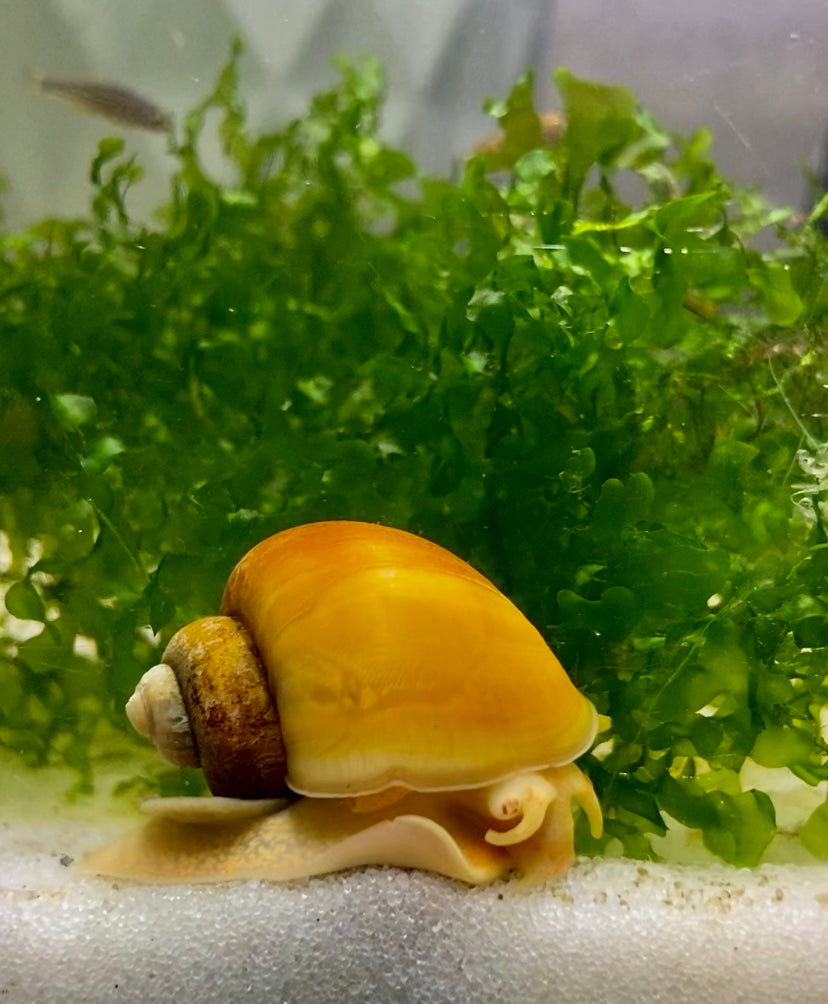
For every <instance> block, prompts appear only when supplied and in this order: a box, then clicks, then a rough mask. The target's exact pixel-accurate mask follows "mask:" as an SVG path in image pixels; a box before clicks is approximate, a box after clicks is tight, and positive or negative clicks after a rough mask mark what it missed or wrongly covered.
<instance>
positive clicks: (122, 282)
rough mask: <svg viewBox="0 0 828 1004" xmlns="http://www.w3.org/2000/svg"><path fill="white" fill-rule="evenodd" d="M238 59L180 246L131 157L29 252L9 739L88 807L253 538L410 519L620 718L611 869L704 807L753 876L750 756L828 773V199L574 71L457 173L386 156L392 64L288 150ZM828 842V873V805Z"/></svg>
mask: <svg viewBox="0 0 828 1004" xmlns="http://www.w3.org/2000/svg"><path fill="white" fill-rule="evenodd" d="M238 55H239V52H238V49H237V50H236V51H235V52H234V55H233V58H232V59H231V61H230V63H229V64H228V66H227V67H226V68H225V69H224V71H223V72H222V74H221V76H220V78H219V80H218V83H217V85H216V87H215V89H214V90H213V91H212V93H211V94H209V95H208V96H207V98H206V99H205V100H204V101H203V102H202V104H201V105H200V106H199V107H197V108H196V109H194V110H193V111H192V112H191V113H190V115H189V116H187V118H186V120H185V121H184V122H183V124H182V127H181V130H180V134H179V135H178V136H177V137H176V138H175V139H173V140H172V145H173V152H174V154H175V156H176V158H177V165H178V166H177V170H176V172H175V174H174V177H173V178H172V185H171V195H170V198H169V200H168V202H167V203H166V205H165V206H164V207H163V209H162V211H161V215H160V217H159V221H160V222H158V223H156V224H147V223H140V222H137V221H135V220H134V219H132V217H131V215H130V212H129V190H130V187H131V186H132V185H134V184H135V183H136V182H137V181H138V180H139V178H140V168H139V166H138V165H137V164H136V163H135V161H134V159H133V158H131V157H130V156H128V155H127V154H126V153H125V151H124V144H123V142H122V141H121V140H120V139H108V140H105V141H104V142H102V143H101V145H100V148H99V150H98V153H97V155H96V157H95V158H94V161H93V163H92V168H91V175H90V177H91V184H92V188H93V193H94V194H93V199H92V204H91V211H90V213H89V215H88V217H86V218H84V219H79V220H59V219H49V220H44V221H43V222H41V223H39V224H38V225H36V226H34V227H32V228H31V229H29V230H27V231H26V232H25V233H18V234H5V235H4V236H3V237H2V239H0V260H2V268H1V269H0V526H2V531H3V538H2V539H3V542H4V550H5V553H4V555H3V556H2V566H0V567H2V573H0V574H1V575H2V583H3V584H4V588H5V590H6V591H5V605H6V610H7V612H8V614H9V615H11V618H17V619H18V620H13V619H8V618H7V621H6V627H7V630H6V631H4V633H3V636H2V638H0V743H2V745H3V746H5V747H8V748H9V749H10V750H13V751H15V752H17V753H19V755H20V756H21V757H22V758H23V760H25V761H26V762H27V763H31V764H45V763H64V764H66V765H68V766H69V767H71V768H73V769H74V771H75V772H76V773H77V776H78V778H79V784H80V787H81V788H89V787H90V786H91V784H92V782H93V777H94V770H93V768H94V765H95V763H97V762H100V760H101V758H102V757H105V756H106V753H105V749H106V745H107V742H108V737H109V736H110V734H111V732H112V730H124V729H125V728H126V723H125V719H124V715H123V710H122V709H123V705H124V702H125V700H126V698H127V697H128V695H129V693H130V692H131V690H132V688H133V686H134V684H135V682H136V681H137V679H138V678H139V676H140V675H141V673H142V672H143V671H144V670H145V669H146V668H147V667H148V666H149V665H151V664H152V663H153V662H154V661H157V654H158V652H159V650H160V649H159V639H158V637H156V634H160V636H161V640H162V641H163V640H166V638H167V637H168V636H169V635H170V634H171V633H172V631H173V630H174V629H175V628H177V627H179V626H181V625H182V624H184V623H186V622H188V621H190V620H192V619H194V618H195V617H197V616H201V615H203V614H205V613H209V612H212V611H214V610H215V609H216V607H217V603H218V599H219V596H220V593H221V589H222V586H223V583H224V580H225V578H226V576H227V574H228V572H229V570H230V568H231V567H232V565H233V564H234V563H235V561H236V560H237V559H238V558H239V557H240V556H241V555H242V554H243V553H244V551H245V550H246V549H247V548H249V547H250V546H251V545H252V544H254V543H255V542H256V541H258V540H259V539H261V538H262V537H264V536H265V535H267V534H269V533H273V532H276V531H277V530H279V529H282V528H284V527H287V526H290V525H294V524H298V523H302V522H306V521H311V520H317V519H326V518H357V519H363V520H377V521H381V522H384V523H389V524H392V525H395V526H398V527H402V528H408V529H411V530H415V531H417V532H419V533H423V534H425V535H426V536H428V537H430V538H432V539H434V540H436V541H438V542H440V543H441V544H443V545H445V546H447V547H449V548H451V549H452V550H454V551H456V552H457V553H458V554H460V555H462V556H463V557H464V558H466V559H468V560H470V561H471V562H472V563H473V564H475V565H476V566H477V567H479V568H480V569H481V570H482V571H483V572H484V573H485V574H487V575H488V576H490V577H491V578H492V579H493V580H494V581H495V582H496V583H497V585H498V586H499V587H501V588H502V589H503V590H504V591H505V592H507V593H508V594H509V595H510V596H511V597H512V598H513V599H514V600H515V601H516V602H517V604H518V605H519V606H520V607H521V608H522V609H523V610H524V611H525V612H526V613H527V615H528V616H529V617H530V619H531V620H533V622H534V623H535V624H536V625H537V626H538V627H539V628H540V629H541V631H542V632H543V633H544V635H545V636H546V637H547V639H548V640H549V642H550V644H551V645H552V646H553V647H554V648H555V650H556V651H557V652H558V653H559V655H560V657H561V660H562V662H563V663H564V665H565V666H566V667H567V669H568V671H569V672H570V674H571V676H572V677H573V679H574V680H575V682H576V683H577V684H578V686H579V687H581V688H583V690H584V691H585V692H586V693H587V694H588V695H589V697H590V698H591V699H592V700H593V701H594V702H595V703H596V705H597V706H598V708H599V710H600V711H601V712H602V714H603V715H605V716H606V726H605V729H604V731H603V733H602V735H601V737H600V745H599V746H598V747H597V748H596V750H595V752H594V753H593V754H591V755H589V756H587V757H586V758H584V761H583V766H584V768H585V770H586V771H587V772H588V773H589V774H590V776H591V778H592V780H593V783H594V785H595V788H596V791H597V792H598V794H599V797H600V798H601V801H602V805H603V809H604V814H605V820H606V833H605V836H604V837H603V838H602V840H601V841H597V842H596V841H592V840H591V838H589V836H588V834H587V833H586V832H585V831H584V832H583V833H581V834H580V841H581V847H582V849H584V850H588V851H590V852H596V853H597V852H600V851H601V850H603V849H605V848H606V847H607V845H608V844H609V843H615V844H616V846H617V845H620V847H621V848H622V849H623V851H624V852H625V853H627V854H630V855H633V856H641V857H647V856H651V855H652V854H653V853H654V851H653V847H652V844H651V842H650V841H651V837H653V836H656V835H660V834H663V833H664V832H665V827H666V823H665V818H666V816H670V817H673V818H674V819H676V820H678V821H680V822H681V823H684V824H686V825H687V826H689V827H692V828H697V829H698V830H700V831H701V834H702V836H703V839H704V842H705V844H706V846H707V847H708V848H709V849H710V850H712V851H713V852H714V853H716V854H718V855H720V856H721V857H722V858H724V859H725V860H727V861H730V862H734V863H736V864H753V863H755V862H757V861H759V860H760V858H761V857H762V854H763V852H764V850H765V849H766V847H767V845H768V844H769V842H770V840H771V839H772V837H773V835H774V833H775V829H776V823H775V816H774V807H773V803H772V801H771V799H770V798H769V797H768V795H767V794H766V793H764V792H763V791H760V790H755V789H748V790H743V786H742V784H741V781H740V771H741V769H742V767H743V765H744V764H745V763H746V761H747V760H748V758H750V759H751V760H752V761H754V762H755V763H758V764H760V765H762V766H764V767H771V768H786V769H787V770H788V771H791V772H793V774H795V775H796V776H797V777H798V778H799V779H801V780H802V781H803V782H805V783H806V784H809V785H816V784H818V783H819V782H821V781H824V780H825V779H826V777H828V762H827V760H826V752H828V750H827V749H826V743H825V740H824V737H823V734H822V730H821V719H820V716H821V714H823V713H824V709H825V707H826V703H828V684H826V653H828V585H826V583H828V538H827V537H826V519H825V508H824V493H825V491H826V490H828V486H827V485H826V481H827V480H828V478H826V467H825V453H826V450H828V447H827V446H826V445H825V441H826V430H825V422H824V418H823V413H824V412H825V404H824V398H825V389H824V387H825V385H826V384H828V372H826V363H825V353H824V348H825V345H824V342H825V321H826V311H827V310H828V294H827V293H826V283H825V279H826V271H827V270H828V253H826V246H825V241H824V238H823V237H822V236H821V235H820V234H819V232H818V230H817V228H816V226H815V222H816V220H817V219H818V217H819V216H820V213H821V212H823V211H824V208H825V207H824V206H822V207H818V208H817V209H816V210H815V211H814V213H813V214H812V215H811V218H809V219H805V220H802V219H797V218H796V217H795V215H794V214H793V213H791V212H789V211H785V210H779V209H774V208H771V207H769V206H767V205H766V204H765V203H764V201H763V200H762V199H761V198H760V197H758V196H757V195H756V194H754V193H750V192H747V191H742V190H740V189H738V188H735V187H734V186H732V185H731V184H729V183H728V182H727V181H726V180H725V179H723V178H721V177H720V176H719V174H718V172H717V169H716V167H715V164H714V163H713V161H712V160H711V157H710V153H709V148H710V143H711V137H710V135H709V133H708V132H707V131H706V130H704V129H702V130H700V131H698V132H697V133H695V134H694V135H692V136H690V137H689V138H681V137H677V136H673V135H671V134H669V133H668V132H666V131H665V130H664V129H662V128H661V127H660V126H659V125H658V124H657V123H656V122H655V121H654V120H653V119H652V118H651V117H650V116H649V115H648V114H647V113H646V112H645V111H643V110H642V109H641V108H639V106H638V105H637V103H636V102H635V100H634V98H633V97H632V95H631V94H630V93H629V92H628V91H626V90H624V89H622V88H614V87H607V86H604V85H600V84H595V83H590V82H587V81H582V80H579V79H577V78H575V77H574V76H572V75H571V74H569V73H568V72H566V71H564V70H560V71H559V72H558V74H557V83H558V87H559V90H560V92H561V96H562V100H563V110H564V113H565V120H566V123H567V124H566V129H565V131H563V135H562V136H561V137H560V139H559V140H558V142H557V143H556V145H554V146H552V147H544V146H542V145H540V143H541V140H542V130H541V126H540V122H539V119H538V116H537V115H536V113H535V110H534V108H533V106H532V101H531V93H532V81H531V77H529V76H527V77H526V78H524V79H523V80H521V81H519V82H518V84H517V85H516V86H515V88H514V89H513V91H512V93H511V95H510V96H509V98H508V99H507V100H505V101H503V102H495V101H492V102H490V103H489V106H488V110H489V111H490V113H491V114H492V115H493V116H494V118H495V119H496V120H497V121H498V123H499V126H500V128H501V130H502V133H503V136H504V141H503V143H502V144H501V145H500V149H499V151H498V153H497V154H496V155H494V154H492V152H491V149H490V150H489V151H488V152H486V151H485V150H484V151H483V152H481V153H480V154H479V155H478V156H474V157H471V158H470V159H469V160H468V162H467V163H466V164H465V165H464V167H463V170H462V172H461V174H460V176H459V177H458V178H457V179H456V180H454V181H451V180H445V179H438V178H431V177H427V176H425V175H423V174H422V173H421V172H420V171H419V170H418V169H417V167H416V165H414V164H413V163H412V162H411V160H410V159H409V158H408V157H407V156H405V155H404V154H403V153H401V152H399V151H397V150H394V149H391V148H389V147H388V146H387V145H386V144H385V143H384V142H383V141H382V140H381V138H380V136H379V133H378V125H379V118H380V112H381V104H382V95H383V79H382V74H381V72H380V69H379V67H378V66H377V65H376V64H375V63H373V62H370V61H369V62H366V63H364V64H363V65H361V66H359V67H355V66H352V65H346V64H342V66H341V68H340V69H341V80H340V83H339V84H338V86H336V87H335V88H334V89H332V90H330V91H328V92H326V93H322V94H320V95H318V96H317V97H316V98H315V99H314V100H313V102H312V103H311V105H310V107H309V110H308V112H307V113H306V114H305V115H304V116H302V117H301V118H299V119H297V120H296V121H293V122H291V123H289V124H288V125H287V126H286V127H285V128H283V129H281V130H279V131H276V132H272V133H266V134H263V135H260V136H256V135H253V134H251V132H250V131H249V129H248V127H247V125H246V122H245V116H244V110H243V106H242V104H241V101H240V98H239V90H238V85H237V76H236V71H237V63H238ZM216 119H217V121H218V126H217V128H218V133H219V137H220V140H221V147H222V151H223V157H224V161H225V162H224V163H223V165H222V166H221V169H220V170H216V169H214V168H211V167H208V166H207V164H206V163H205V160H204V159H203V157H202V154H201V152H200V148H201V141H202V138H203V136H204V133H205V130H207V129H208V128H209V127H210V124H211V123H213V122H215V121H216ZM495 168H497V170H495ZM219 175H220V176H221V178H222V179H224V180H221V181H220V180H218V177H219ZM227 179H230V180H229V181H228V180H227ZM767 235H772V237H773V241H769V240H767V239H764V241H762V240H757V238H766V237H767ZM769 244H772V250H761V249H760V248H761V247H763V246H764V247H767V246H768V245H769ZM797 458H799V460H797ZM803 475H804V477H805V478H806V479H807V480H806V481H803V480H802V479H803ZM125 741H126V740H124V742H125ZM122 745H123V744H122ZM134 773H135V772H134V770H133V771H132V772H130V771H129V769H128V766H126V765H125V768H124V778H125V785H126V786H127V787H129V786H132V787H135V786H136V785H137V786H139V787H144V788H146V787H151V786H155V787H156V788H159V787H160V788H162V789H164V790H165V791H171V790H177V789H179V788H181V787H182V786H184V787H187V786H189V787H190V790H192V786H193V785H195V784H196V783H197V782H196V781H194V780H193V779H192V778H189V777H186V778H183V775H178V774H175V775H174V774H171V773H166V774H159V775H158V776H157V777H155V778H150V779H147V778H137V779H135V778H133V775H134ZM182 778H183V780H182ZM802 841H803V843H804V844H805V845H806V846H807V848H808V849H809V850H810V851H812V852H813V853H814V854H817V855H819V856H822V857H828V824H826V810H825V806H823V807H821V808H819V809H817V810H816V812H814V814H813V815H812V817H811V819H810V821H809V822H808V823H807V825H806V826H805V827H804V829H803V830H802Z"/></svg>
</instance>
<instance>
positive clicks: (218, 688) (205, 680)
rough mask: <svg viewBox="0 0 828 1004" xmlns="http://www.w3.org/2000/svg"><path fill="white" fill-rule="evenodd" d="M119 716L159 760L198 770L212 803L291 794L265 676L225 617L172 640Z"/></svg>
mask: <svg viewBox="0 0 828 1004" xmlns="http://www.w3.org/2000/svg"><path fill="white" fill-rule="evenodd" d="M156 670H157V671H158V672H156ZM151 674H152V675H151ZM148 677H149V680H147V678H148ZM144 681H147V685H146V686H142V684H144ZM127 714H128V715H129V718H130V721H131V722H132V724H133V726H134V727H135V728H136V729H137V731H138V732H140V733H141V734H142V735H145V736H147V737H148V738H150V739H152V740H153V742H154V743H155V744H156V746H157V747H158V749H159V751H160V752H161V753H162V754H163V755H164V756H166V757H167V759H170V760H172V762H173V763H176V764H178V765H179V766H200V767H201V768H202V770H203V771H204V776H205V779H206V781H207V785H208V787H209V788H210V791H211V792H212V793H213V794H214V795H225V796H228V797H232V798H280V797H285V796H287V795H290V794H291V792H290V789H289V788H288V787H287V785H286V784H285V775H286V773H287V764H286V754H285V747H284V742H283V741H282V733H281V728H280V725H279V715H278V712H277V710H276V707H275V703H274V701H273V699H272V697H271V694H270V691H269V689H268V686H267V682H266V673H265V672H264V670H263V668H262V666H261V663H260V661H259V656H258V653H257V652H256V648H255V646H254V644H253V641H252V640H251V638H250V635H249V634H248V633H247V631H246V630H245V628H244V627H243V626H242V625H241V624H240V623H239V622H238V621H237V620H235V619H234V618H232V617H203V618H201V619H200V620H197V621H193V623H192V624H188V625H187V626H186V627H183V628H182V629H181V630H180V631H178V632H177V633H176V634H175V635H173V637H172V638H171V639H170V642H169V644H168V645H167V647H166V649H165V650H164V654H163V656H162V663H161V666H160V667H153V669H152V670H150V671H149V672H148V673H146V674H145V676H144V678H143V679H142V681H141V684H139V687H138V689H137V690H136V693H135V694H134V695H133V697H132V698H131V699H130V702H129V705H128V709H127ZM185 736H189V741H188V740H187V739H185V738H184V737H185ZM179 747H180V750H181V752H179ZM189 751H191V753H190V752H189ZM171 753H172V754H173V755H172V756H171V755H170V754H171ZM176 757H178V758H177V759H176Z"/></svg>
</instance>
